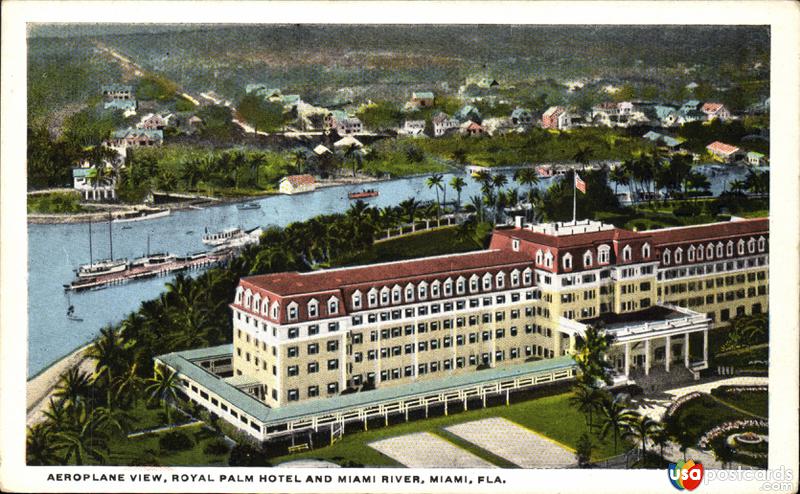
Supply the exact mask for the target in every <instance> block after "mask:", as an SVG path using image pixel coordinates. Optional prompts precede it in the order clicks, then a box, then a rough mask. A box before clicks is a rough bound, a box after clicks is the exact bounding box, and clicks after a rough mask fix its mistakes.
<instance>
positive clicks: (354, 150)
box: [344, 143, 362, 177]
mask: <svg viewBox="0 0 800 494" xmlns="http://www.w3.org/2000/svg"><path fill="white" fill-rule="evenodd" d="M361 157H362V155H361V148H360V147H359V146H358V144H356V143H353V144H350V145H349V146H347V149H345V151H344V159H345V161H351V162H352V163H353V176H354V177H355V176H356V172H357V171H358V169H360V168H361Z"/></svg>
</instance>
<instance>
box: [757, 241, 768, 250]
mask: <svg viewBox="0 0 800 494" xmlns="http://www.w3.org/2000/svg"><path fill="white" fill-rule="evenodd" d="M766 248H767V240H766V239H765V238H764V237H758V251H759V252H764V250H765V249H766Z"/></svg>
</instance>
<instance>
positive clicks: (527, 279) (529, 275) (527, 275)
mask: <svg viewBox="0 0 800 494" xmlns="http://www.w3.org/2000/svg"><path fill="white" fill-rule="evenodd" d="M522 282H523V283H524V284H525V285H530V284H531V283H532V282H533V271H532V270H531V268H525V271H523V272H522Z"/></svg>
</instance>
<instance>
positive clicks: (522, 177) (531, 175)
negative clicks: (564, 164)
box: [514, 167, 539, 219]
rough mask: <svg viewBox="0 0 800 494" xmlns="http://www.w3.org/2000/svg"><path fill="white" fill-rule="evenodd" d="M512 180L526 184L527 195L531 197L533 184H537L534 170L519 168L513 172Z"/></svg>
mask: <svg viewBox="0 0 800 494" xmlns="http://www.w3.org/2000/svg"><path fill="white" fill-rule="evenodd" d="M514 180H516V181H517V182H518V183H519V184H520V185H527V186H528V197H533V191H534V186H536V185H538V184H539V175H537V174H536V170H534V169H533V168H527V167H526V168H520V169H519V170H517V171H515V172H514ZM531 205H532V204H531ZM526 219H527V218H526Z"/></svg>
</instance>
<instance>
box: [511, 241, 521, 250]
mask: <svg viewBox="0 0 800 494" xmlns="http://www.w3.org/2000/svg"><path fill="white" fill-rule="evenodd" d="M511 250H513V251H514V252H519V240H517V239H516V238H515V239H512V240H511Z"/></svg>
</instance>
